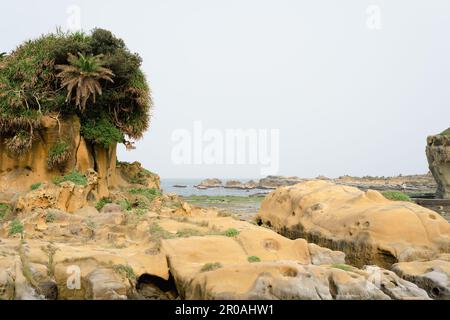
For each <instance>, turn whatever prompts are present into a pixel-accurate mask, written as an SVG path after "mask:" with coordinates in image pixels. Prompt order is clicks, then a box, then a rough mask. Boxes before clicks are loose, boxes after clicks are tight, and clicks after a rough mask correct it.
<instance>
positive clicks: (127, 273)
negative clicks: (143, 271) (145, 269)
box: [113, 264, 137, 280]
mask: <svg viewBox="0 0 450 320" xmlns="http://www.w3.org/2000/svg"><path fill="white" fill-rule="evenodd" d="M113 269H114V271H116V272H117V273H119V274H121V275H122V276H124V277H126V278H128V279H130V280H136V278H137V277H136V274H135V273H134V270H133V268H131V267H130V266H129V265H123V264H115V265H113Z"/></svg>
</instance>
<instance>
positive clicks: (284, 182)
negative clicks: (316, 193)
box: [258, 176, 305, 189]
mask: <svg viewBox="0 0 450 320" xmlns="http://www.w3.org/2000/svg"><path fill="white" fill-rule="evenodd" d="M303 181H305V179H301V178H298V177H282V176H267V177H266V178H262V179H260V180H259V183H258V188H260V189H276V188H278V187H282V186H291V185H294V184H297V183H300V182H303Z"/></svg>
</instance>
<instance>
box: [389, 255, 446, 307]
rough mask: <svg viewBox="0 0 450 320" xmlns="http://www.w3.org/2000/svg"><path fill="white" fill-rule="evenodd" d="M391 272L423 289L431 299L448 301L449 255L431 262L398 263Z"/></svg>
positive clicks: (441, 256)
mask: <svg viewBox="0 0 450 320" xmlns="http://www.w3.org/2000/svg"><path fill="white" fill-rule="evenodd" d="M392 270H393V271H395V273H397V274H398V275H399V276H401V277H402V278H403V279H406V280H408V281H411V282H414V283H416V284H418V286H419V287H421V288H423V289H425V290H426V291H427V292H428V294H429V295H430V297H432V298H433V299H446V300H449V299H450V254H448V253H447V254H441V255H440V256H438V257H437V258H436V259H434V260H431V261H412V262H399V263H396V264H394V265H393V266H392Z"/></svg>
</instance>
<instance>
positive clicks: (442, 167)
mask: <svg viewBox="0 0 450 320" xmlns="http://www.w3.org/2000/svg"><path fill="white" fill-rule="evenodd" d="M447 132H450V128H449V129H448V130H447ZM426 154H427V159H428V164H429V167H430V171H431V173H432V174H433V177H434V179H435V180H436V182H437V191H436V196H437V197H438V198H441V199H450V135H449V134H439V135H435V136H429V137H428V138H427V147H426Z"/></svg>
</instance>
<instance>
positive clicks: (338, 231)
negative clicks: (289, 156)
mask: <svg viewBox="0 0 450 320" xmlns="http://www.w3.org/2000/svg"><path fill="white" fill-rule="evenodd" d="M258 219H259V221H260V222H261V223H264V224H266V225H269V226H271V227H272V228H273V229H274V230H276V231H278V232H280V233H281V234H283V235H285V236H288V237H289V238H293V239H294V238H305V239H307V240H308V241H310V242H313V243H316V244H318V245H320V246H324V247H328V248H330V249H333V250H340V251H343V252H345V253H346V258H347V261H349V262H350V263H351V264H353V265H356V266H363V265H365V264H375V265H379V266H382V267H390V266H391V265H392V264H393V263H396V262H398V261H413V260H418V259H430V258H432V257H434V256H436V255H438V254H439V253H442V252H449V251H450V224H449V223H448V222H447V221H446V220H445V219H443V218H442V217H441V216H440V215H439V214H437V213H436V212H434V211H431V210H428V209H425V208H423V207H420V206H418V205H416V204H413V203H409V202H399V201H395V202H394V201H390V200H387V199H386V198H384V197H383V196H382V195H381V194H380V193H378V192H377V191H373V190H369V191H367V192H363V191H360V190H358V189H356V188H353V187H347V186H339V185H335V184H333V183H331V182H326V181H308V182H304V183H301V184H297V185H295V186H291V187H281V188H278V189H277V190H276V191H274V192H272V193H271V194H269V195H268V196H267V197H266V199H265V200H264V201H263V203H262V205H261V208H260V211H259V213H258Z"/></svg>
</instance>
